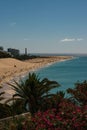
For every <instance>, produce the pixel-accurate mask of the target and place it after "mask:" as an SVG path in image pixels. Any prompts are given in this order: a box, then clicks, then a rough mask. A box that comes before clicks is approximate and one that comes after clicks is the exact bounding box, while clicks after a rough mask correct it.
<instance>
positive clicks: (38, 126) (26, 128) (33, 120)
mask: <svg viewBox="0 0 87 130" xmlns="http://www.w3.org/2000/svg"><path fill="white" fill-rule="evenodd" d="M10 85H11V86H12V88H13V89H14V90H15V92H16V93H15V95H13V98H12V99H11V100H9V101H7V106H9V108H10V109H9V110H10V111H11V114H13V116H14V115H15V114H19V113H22V112H26V111H29V112H30V113H31V116H30V115H29V116H28V115H27V116H25V117H24V118H22V119H16V118H15V120H13V121H11V122H10V123H8V124H7V125H4V127H3V130H13V129H14V130H86V129H87V81H84V82H81V83H80V82H77V83H76V84H75V88H73V89H71V88H69V89H68V90H67V92H68V93H69V94H70V97H69V98H66V97H65V93H64V92H62V91H57V93H55V94H51V93H50V90H51V89H53V88H56V87H59V84H58V83H57V82H55V81H50V80H48V79H47V78H44V79H40V78H39V77H38V76H37V75H36V74H35V73H32V74H29V76H28V78H27V79H26V80H25V81H21V82H20V83H17V82H15V85H12V84H10ZM9 103H10V105H9ZM27 106H28V107H27ZM0 109H1V107H0ZM16 112H17V113H16ZM2 113H3V112H2ZM3 114H4V113H3Z"/></svg>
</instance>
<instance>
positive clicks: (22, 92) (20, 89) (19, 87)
mask: <svg viewBox="0 0 87 130" xmlns="http://www.w3.org/2000/svg"><path fill="white" fill-rule="evenodd" d="M10 85H11V86H12V88H13V89H14V90H15V92H16V93H15V94H14V95H13V97H19V98H20V100H22V101H23V102H22V103H23V104H24V105H25V106H26V105H27V106H28V109H27V110H28V111H30V112H31V113H32V114H33V113H35V112H37V111H38V110H39V109H40V107H41V104H42V103H44V101H45V100H46V99H47V98H48V97H52V96H53V95H54V94H50V90H52V89H54V88H57V87H58V86H59V84H58V83H57V82H56V81H50V80H48V79H47V78H44V79H42V80H41V79H40V78H39V77H38V76H37V75H36V74H35V73H32V74H31V73H29V76H28V78H27V79H26V80H25V81H24V82H23V81H21V83H18V82H15V85H13V84H10Z"/></svg>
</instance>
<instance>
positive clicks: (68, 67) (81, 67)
mask: <svg viewBox="0 0 87 130" xmlns="http://www.w3.org/2000/svg"><path fill="white" fill-rule="evenodd" d="M35 73H36V74H37V75H38V76H39V77H40V78H41V79H43V78H48V79H49V80H53V81H57V82H58V83H59V84H60V85H61V86H60V87H59V88H57V89H53V90H51V93H56V92H57V91H63V92H65V94H66V95H67V93H66V90H67V89H68V88H74V87H75V83H77V82H83V81H84V80H87V56H82V55H81V56H80V55H75V56H74V57H73V59H70V60H65V61H61V62H56V63H54V64H51V65H49V64H48V65H47V66H46V67H44V68H40V69H39V70H37V71H35Z"/></svg>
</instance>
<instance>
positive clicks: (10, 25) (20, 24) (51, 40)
mask: <svg viewBox="0 0 87 130" xmlns="http://www.w3.org/2000/svg"><path fill="white" fill-rule="evenodd" d="M0 46H3V47H4V49H5V50H6V49H7V48H9V47H10V48H16V49H19V50H20V52H21V53H24V49H25V48H27V49H28V53H58V54H60V53H61V54H62V53H65V54H70V53H72V54H87V0H66V1H65V0H3V1H0Z"/></svg>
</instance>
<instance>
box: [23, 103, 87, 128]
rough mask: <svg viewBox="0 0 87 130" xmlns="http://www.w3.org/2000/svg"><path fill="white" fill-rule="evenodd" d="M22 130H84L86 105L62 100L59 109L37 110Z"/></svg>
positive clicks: (86, 117)
mask: <svg viewBox="0 0 87 130" xmlns="http://www.w3.org/2000/svg"><path fill="white" fill-rule="evenodd" d="M27 125H28V127H26V129H24V130H28V129H29V130H86V129H87V106H84V107H79V106H76V105H74V104H73V103H71V102H69V101H63V102H62V103H60V105H59V109H55V108H54V109H51V110H50V109H49V110H47V111H45V112H41V111H38V112H37V113H36V114H35V116H34V117H32V118H31V121H30V122H25V124H24V126H27Z"/></svg>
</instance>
